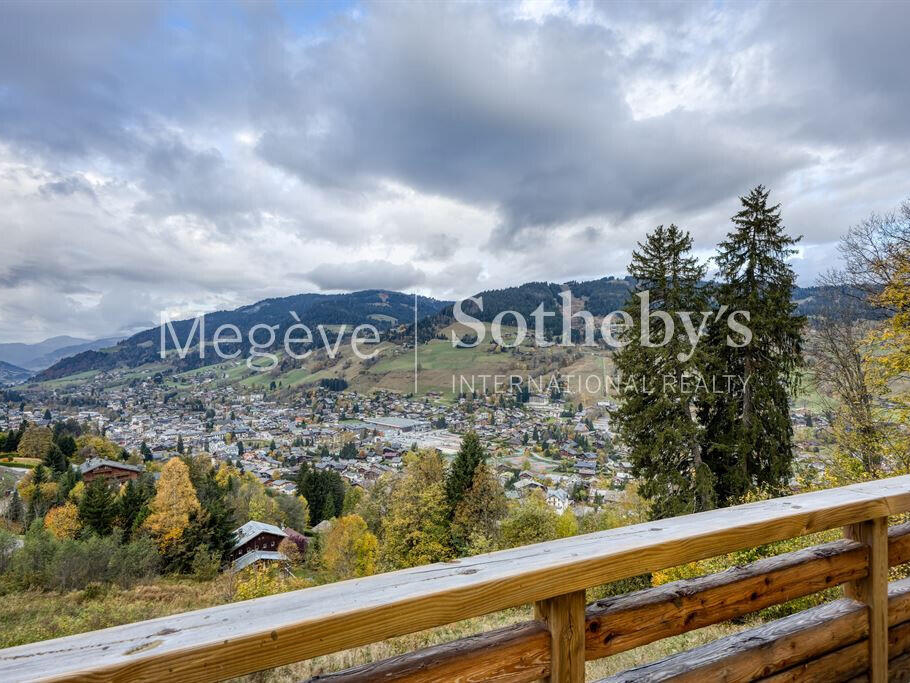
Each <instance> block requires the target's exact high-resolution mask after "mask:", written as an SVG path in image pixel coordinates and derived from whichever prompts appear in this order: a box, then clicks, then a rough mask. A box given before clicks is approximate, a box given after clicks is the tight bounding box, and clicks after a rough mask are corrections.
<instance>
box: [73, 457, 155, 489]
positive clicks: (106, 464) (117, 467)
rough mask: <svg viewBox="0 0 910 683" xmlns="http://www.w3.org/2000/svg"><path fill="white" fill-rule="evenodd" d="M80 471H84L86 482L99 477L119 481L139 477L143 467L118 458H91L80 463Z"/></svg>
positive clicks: (83, 475) (83, 476)
mask: <svg viewBox="0 0 910 683" xmlns="http://www.w3.org/2000/svg"><path fill="white" fill-rule="evenodd" d="M79 471H80V472H81V473H82V479H83V481H85V482H86V483H88V482H90V481H93V480H95V479H99V478H100V479H107V480H109V481H116V482H118V483H119V482H124V481H128V480H130V479H137V478H138V477H139V475H140V474H142V467H140V466H138V465H130V464H128V463H125V462H117V461H116V460H105V459H104V458H89V459H88V460H86V461H85V462H84V463H82V464H81V465H79Z"/></svg>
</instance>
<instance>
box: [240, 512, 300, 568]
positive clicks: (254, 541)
mask: <svg viewBox="0 0 910 683" xmlns="http://www.w3.org/2000/svg"><path fill="white" fill-rule="evenodd" d="M287 537H288V535H287V534H286V533H284V531H282V530H281V529H279V528H278V527H277V526H275V525H274V524H266V523H265V522H257V521H255V520H251V521H249V522H247V523H246V524H244V525H243V526H242V527H240V528H238V529H235V530H234V546H233V547H232V548H231V551H230V553H229V558H230V560H231V561H232V562H234V561H235V560H238V559H240V558H242V557H243V556H244V555H246V554H247V553H250V552H253V551H257V550H267V551H275V550H278V544H279V543H281V542H282V541H283V540H284V539H286V538H287ZM284 559H285V560H286V559H287V558H284Z"/></svg>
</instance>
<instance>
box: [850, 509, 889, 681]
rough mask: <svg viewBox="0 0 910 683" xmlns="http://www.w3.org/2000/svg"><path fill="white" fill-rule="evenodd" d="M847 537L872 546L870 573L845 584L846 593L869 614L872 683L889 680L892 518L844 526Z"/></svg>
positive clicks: (870, 675)
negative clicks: (862, 605)
mask: <svg viewBox="0 0 910 683" xmlns="http://www.w3.org/2000/svg"><path fill="white" fill-rule="evenodd" d="M844 536H846V537H847V538H849V539H851V540H854V541H859V542H860V543H864V544H865V545H867V546H869V573H868V575H867V576H866V577H865V578H863V579H859V580H858V581H852V582H850V583H846V584H844V594H845V595H846V596H847V597H849V598H853V599H854V600H859V601H860V602H863V603H865V604H866V606H867V607H868V614H869V683H885V681H887V680H888V518H887V517H877V518H875V519H870V520H868V521H866V522H860V523H858V524H851V525H850V526H847V527H844Z"/></svg>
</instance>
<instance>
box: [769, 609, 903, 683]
mask: <svg viewBox="0 0 910 683" xmlns="http://www.w3.org/2000/svg"><path fill="white" fill-rule="evenodd" d="M908 652H910V622H904V623H903V624H898V625H896V626H892V627H891V629H890V630H889V631H888V657H889V658H890V659H889V661H888V671H889V680H890V679H891V678H892V677H891V675H890V674H891V671H892V670H893V671H894V672H895V673H896V672H899V671H900V670H902V669H903V668H904V664H903V661H904V660H903V657H904V655H906V654H907V653H908ZM868 668H869V642H868V640H861V641H860V642H858V643H854V644H853V645H848V646H847V647H844V648H841V649H839V650H835V651H834V652H830V653H828V654H826V655H824V656H822V657H819V658H818V659H813V660H811V661H808V662H805V663H804V664H801V665H800V666H796V667H793V668H792V669H787V670H786V671H782V672H780V673H778V674H775V675H774V676H769V677H768V678H763V679H762V683H832V682H833V681H848V680H851V681H852V680H856V679H861V680H863V681H868V680H869V675H868V672H867V670H868Z"/></svg>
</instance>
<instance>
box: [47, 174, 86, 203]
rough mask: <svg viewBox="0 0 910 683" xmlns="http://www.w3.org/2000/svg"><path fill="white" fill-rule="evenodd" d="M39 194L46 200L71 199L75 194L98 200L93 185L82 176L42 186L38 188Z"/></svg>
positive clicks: (73, 176) (66, 178)
mask: <svg viewBox="0 0 910 683" xmlns="http://www.w3.org/2000/svg"><path fill="white" fill-rule="evenodd" d="M38 194H40V195H41V196H42V197H44V198H45V199H53V198H55V197H59V196H63V197H69V196H71V195H74V194H84V195H86V196H88V197H91V198H92V199H95V200H97V197H96V196H95V190H94V188H92V184H91V183H90V182H88V181H87V180H86V179H85V177H84V176H81V175H71V176H67V177H65V178H61V179H60V180H53V181H50V182H47V183H44V184H43V185H41V187H39V188H38Z"/></svg>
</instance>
